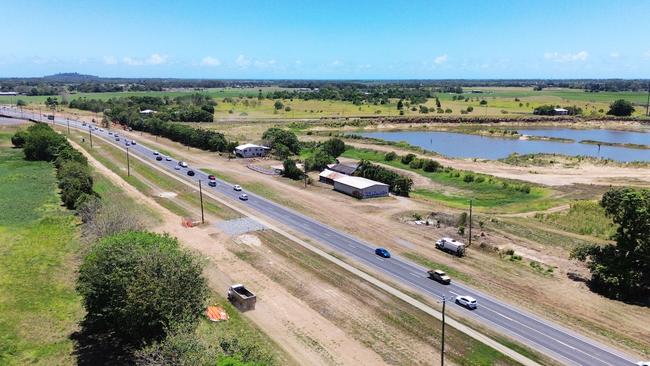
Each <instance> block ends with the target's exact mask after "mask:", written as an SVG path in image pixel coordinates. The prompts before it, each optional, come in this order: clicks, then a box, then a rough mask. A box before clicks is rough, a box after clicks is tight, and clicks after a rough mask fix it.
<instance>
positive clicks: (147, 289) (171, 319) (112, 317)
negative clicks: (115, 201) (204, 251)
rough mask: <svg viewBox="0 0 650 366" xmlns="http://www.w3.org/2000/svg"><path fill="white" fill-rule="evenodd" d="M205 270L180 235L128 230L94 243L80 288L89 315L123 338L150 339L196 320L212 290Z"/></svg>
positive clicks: (81, 277) (81, 269)
mask: <svg viewBox="0 0 650 366" xmlns="http://www.w3.org/2000/svg"><path fill="white" fill-rule="evenodd" d="M202 271H203V268H202V265H201V264H200V261H199V260H198V259H197V258H196V257H194V255H192V254H191V253H190V252H189V251H186V250H182V249H181V248H180V247H179V244H178V240H177V239H176V238H173V237H171V236H169V235H167V234H164V235H160V234H155V233H149V232H125V233H120V234H116V235H113V236H109V237H106V238H104V239H103V240H101V241H100V242H99V243H97V244H96V245H95V246H94V247H92V249H91V250H90V253H89V254H88V255H87V256H86V257H85V258H84V260H83V263H82V265H81V268H80V269H79V278H78V282H77V290H78V292H79V293H80V294H81V296H82V298H83V302H84V306H85V308H86V311H87V312H88V315H87V316H88V317H89V318H90V319H94V320H95V321H97V322H98V323H99V324H102V326H104V327H106V328H107V330H110V331H113V332H115V333H116V334H118V335H119V336H121V337H122V338H123V339H124V340H127V341H131V342H135V343H138V344H139V343H141V342H144V343H147V342H150V341H156V340H161V339H163V338H164V337H165V336H166V334H167V332H168V331H169V330H170V329H172V328H173V327H176V326H178V325H179V324H184V325H187V326H190V327H191V326H192V325H195V324H196V322H197V321H198V318H199V316H201V314H202V313H203V310H204V308H205V301H206V299H207V294H208V288H207V284H206V280H205V278H203V276H202Z"/></svg>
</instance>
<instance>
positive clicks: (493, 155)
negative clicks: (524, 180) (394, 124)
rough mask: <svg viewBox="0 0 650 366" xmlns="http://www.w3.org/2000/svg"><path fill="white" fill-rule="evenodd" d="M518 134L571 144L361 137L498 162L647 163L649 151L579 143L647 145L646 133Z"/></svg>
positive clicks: (430, 135)
mask: <svg viewBox="0 0 650 366" xmlns="http://www.w3.org/2000/svg"><path fill="white" fill-rule="evenodd" d="M517 131H518V132H519V133H520V134H524V135H533V136H549V137H563V138H569V139H573V140H575V142H573V143H567V142H555V141H535V140H515V139H507V138H498V137H485V136H479V135H471V134H463V133H454V132H442V131H391V132H365V133H361V134H360V135H362V136H364V137H372V138H379V139H382V140H387V141H395V142H399V141H406V142H408V143H409V144H411V145H414V146H419V147H422V148H424V149H427V150H430V151H435V152H437V153H440V154H442V155H445V156H449V157H454V158H481V159H493V160H496V159H502V158H505V157H507V156H508V155H510V154H512V153H518V154H535V153H548V154H564V155H572V156H575V155H585V156H593V157H597V158H606V159H613V160H618V161H625V162H627V161H650V150H641V149H630V148H625V147H616V146H601V147H600V149H599V148H598V146H597V145H590V144H581V143H579V141H581V140H596V141H604V142H618V143H633V144H643V145H650V133H643V132H631V131H616V130H595V129H594V130H574V129H563V128H557V129H529V130H519V129H518V130H517Z"/></svg>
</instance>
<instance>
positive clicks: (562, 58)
mask: <svg viewBox="0 0 650 366" xmlns="http://www.w3.org/2000/svg"><path fill="white" fill-rule="evenodd" d="M588 57H589V53H587V51H580V52H578V53H558V52H546V53H545V54H544V58H545V59H547V60H550V61H553V62H574V61H586V60H587V58H588Z"/></svg>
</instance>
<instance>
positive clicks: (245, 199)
mask: <svg viewBox="0 0 650 366" xmlns="http://www.w3.org/2000/svg"><path fill="white" fill-rule="evenodd" d="M239 199H240V200H242V201H248V195H247V194H246V193H242V194H241V195H239Z"/></svg>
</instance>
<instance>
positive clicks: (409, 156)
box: [401, 154, 415, 165]
mask: <svg viewBox="0 0 650 366" xmlns="http://www.w3.org/2000/svg"><path fill="white" fill-rule="evenodd" d="M413 159H415V154H406V155H404V156H402V159H401V161H402V164H407V165H408V164H410V163H411V161H413Z"/></svg>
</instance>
